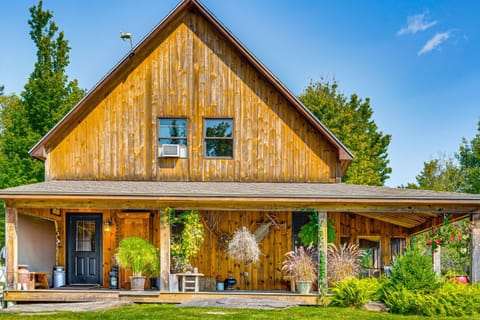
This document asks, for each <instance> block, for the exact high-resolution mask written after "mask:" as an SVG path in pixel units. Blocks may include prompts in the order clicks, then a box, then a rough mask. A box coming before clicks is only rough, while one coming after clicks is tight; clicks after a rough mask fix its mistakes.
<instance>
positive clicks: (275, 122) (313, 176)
mask: <svg viewBox="0 0 480 320" xmlns="http://www.w3.org/2000/svg"><path fill="white" fill-rule="evenodd" d="M291 67H292V68H294V66H293V65H292V66H291ZM120 78H121V79H119V80H118V82H117V84H116V85H115V86H114V87H112V88H110V90H109V91H108V92H107V93H105V95H104V97H99V99H98V101H99V102H98V104H97V105H95V106H94V107H93V108H92V111H91V112H90V113H89V114H88V115H87V116H86V117H85V118H83V119H82V120H81V121H80V122H79V123H78V125H77V126H76V127H75V128H74V129H72V131H70V132H69V134H68V135H67V136H66V137H65V138H64V139H63V140H62V141H61V142H59V143H58V144H56V145H54V146H50V152H49V153H48V155H47V158H48V159H47V161H48V162H49V166H48V170H49V172H47V177H48V178H49V179H52V180H56V179H85V180H87V179H97V180H100V179H106V180H153V181H155V180H160V181H260V182H262V181H270V182H272V181H291V182H335V181H336V179H337V178H338V176H339V175H340V173H339V169H338V165H337V163H338V151H337V150H336V149H335V147H333V146H332V145H331V143H330V142H328V141H327V140H326V139H325V138H324V137H323V136H322V135H321V134H320V133H319V132H318V131H317V130H316V129H314V128H313V126H312V125H311V124H310V123H309V122H308V121H307V120H306V119H305V118H304V117H303V116H302V115H300V113H299V112H298V111H297V110H296V109H295V108H294V107H293V106H292V105H291V104H290V103H289V102H288V101H287V100H286V99H285V98H284V97H283V96H282V95H281V94H280V93H279V92H277V91H276V89H274V87H273V86H272V85H271V84H270V83H269V82H268V81H267V80H266V79H265V78H264V77H262V76H261V74H260V73H259V72H258V71H257V70H256V69H255V68H254V67H253V66H252V65H251V64H250V63H249V62H247V61H246V59H245V58H243V57H242V56H241V54H240V53H239V52H237V51H236V49H234V48H233V47H232V46H231V45H229V44H228V42H226V41H225V40H224V39H223V38H222V37H221V36H219V35H218V33H217V32H216V31H215V30H214V29H213V28H212V26H211V25H210V24H209V23H208V22H207V21H206V20H205V19H203V18H202V17H201V16H200V15H198V14H197V13H195V12H194V11H190V12H188V13H187V14H185V15H183V16H181V17H180V18H179V20H177V21H175V22H173V23H172V24H171V25H170V27H169V28H166V29H165V31H164V33H163V34H162V36H159V37H158V38H157V40H156V41H154V42H153V43H152V47H151V48H150V50H147V53H146V54H145V57H142V59H141V61H140V62H138V63H137V64H136V65H134V66H132V68H131V69H130V70H128V72H127V73H126V74H124V75H123V77H120ZM158 117H182V118H186V119H187V122H188V124H187V126H188V128H187V129H188V158H187V159H177V158H175V159H172V158H170V159H168V158H157V155H158V154H157V135H158V134H157V118H158ZM221 117H223V118H225V117H226V118H233V119H234V124H233V126H234V156H233V158H232V159H211V158H210V159H208V158H205V157H204V155H203V143H204V141H203V130H204V128H203V126H204V125H203V121H204V118H221ZM47 152H48V151H47Z"/></svg>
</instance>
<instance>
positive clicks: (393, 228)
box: [328, 212, 411, 265]
mask: <svg viewBox="0 0 480 320" xmlns="http://www.w3.org/2000/svg"><path fill="white" fill-rule="evenodd" d="M379 216H381V214H379ZM328 218H329V219H330V220H331V221H332V223H333V225H334V226H335V231H336V243H337V244H340V241H341V239H342V238H343V239H344V240H346V242H352V243H358V239H359V238H362V237H366V238H378V239H379V240H380V250H381V255H382V262H381V263H382V265H390V263H391V254H390V241H391V239H392V238H405V239H406V238H407V237H408V236H409V234H411V232H410V231H411V230H410V229H407V228H404V227H401V226H398V225H394V224H391V223H388V222H384V221H381V220H378V219H373V218H368V217H364V216H361V215H357V214H355V213H340V212H338V213H329V214H328Z"/></svg>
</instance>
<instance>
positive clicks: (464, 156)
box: [457, 121, 480, 193]
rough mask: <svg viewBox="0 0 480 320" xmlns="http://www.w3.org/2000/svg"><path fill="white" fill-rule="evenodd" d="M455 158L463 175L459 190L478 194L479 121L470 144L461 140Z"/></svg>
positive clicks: (479, 173) (479, 185)
mask: <svg viewBox="0 0 480 320" xmlns="http://www.w3.org/2000/svg"><path fill="white" fill-rule="evenodd" d="M457 158H458V161H459V162H460V170H461V172H462V175H463V184H462V188H461V190H462V191H464V192H469V193H480V121H479V122H478V133H477V135H476V136H475V137H474V138H473V139H472V140H471V141H470V142H468V141H467V140H466V139H465V138H464V139H463V141H462V144H461V145H460V152H459V153H458V154H457Z"/></svg>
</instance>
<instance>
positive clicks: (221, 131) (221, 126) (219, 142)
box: [204, 119, 233, 158]
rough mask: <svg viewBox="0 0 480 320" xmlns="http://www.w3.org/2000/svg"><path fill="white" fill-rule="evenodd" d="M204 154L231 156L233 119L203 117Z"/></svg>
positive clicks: (212, 156)
mask: <svg viewBox="0 0 480 320" xmlns="http://www.w3.org/2000/svg"><path fill="white" fill-rule="evenodd" d="M204 128H205V134H204V138H205V156H206V157H208V158H232V157H233V119H205V126H204Z"/></svg>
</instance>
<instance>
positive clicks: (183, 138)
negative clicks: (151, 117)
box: [158, 118, 187, 158]
mask: <svg viewBox="0 0 480 320" xmlns="http://www.w3.org/2000/svg"><path fill="white" fill-rule="evenodd" d="M158 143H159V144H158V146H159V156H160V157H180V158H185V157H186V156H187V154H186V150H187V147H186V146H187V119H185V118H159V119H158Z"/></svg>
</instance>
